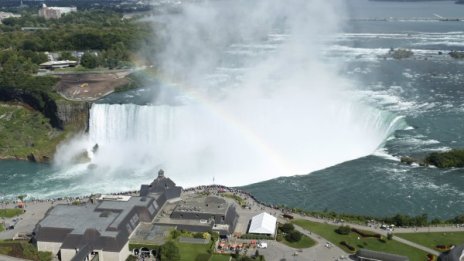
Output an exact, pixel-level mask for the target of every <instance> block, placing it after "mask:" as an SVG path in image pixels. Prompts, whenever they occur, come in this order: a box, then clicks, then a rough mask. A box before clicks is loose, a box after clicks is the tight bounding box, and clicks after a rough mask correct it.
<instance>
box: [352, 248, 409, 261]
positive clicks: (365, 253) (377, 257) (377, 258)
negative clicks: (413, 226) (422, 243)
mask: <svg viewBox="0 0 464 261" xmlns="http://www.w3.org/2000/svg"><path fill="white" fill-rule="evenodd" d="M356 258H357V259H356V260H359V261H409V258H408V257H406V256H400V255H394V254H389V253H384V252H377V251H372V250H368V249H360V250H358V252H356Z"/></svg>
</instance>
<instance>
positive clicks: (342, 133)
mask: <svg viewBox="0 0 464 261" xmlns="http://www.w3.org/2000/svg"><path fill="white" fill-rule="evenodd" d="M339 4H340V3H339ZM340 7H341V5H338V4H337V5H336V4H331V3H329V2H327V1H322V0H311V1H303V0H291V3H288V2H287V1H280V0H270V1H262V0H256V1H237V2H236V1H224V2H223V1H221V2H204V3H196V4H186V5H185V6H184V7H183V9H182V12H181V13H179V14H176V15H169V16H158V17H156V18H155V19H154V20H155V21H154V23H156V24H157V25H160V24H162V26H159V27H158V28H163V29H162V30H161V31H160V32H159V37H161V38H162V39H164V43H165V44H166V45H165V48H164V49H163V50H161V51H160V53H159V54H157V57H156V58H157V63H158V64H159V67H160V70H161V71H162V72H163V77H161V78H162V87H160V88H161V90H160V92H159V96H158V97H154V104H177V105H176V106H174V105H157V106H155V105H145V106H140V105H133V104H114V105H109V104H94V105H93V106H92V109H91V113H90V126H89V133H88V136H85V137H81V138H79V139H75V140H74V141H73V142H71V143H70V144H68V145H66V146H63V147H62V149H60V151H59V153H58V155H59V156H58V157H57V158H56V162H58V163H59V164H58V165H61V166H67V165H69V161H67V160H66V157H65V156H67V155H69V154H72V153H71V152H79V151H82V149H84V148H86V149H87V150H88V151H89V152H90V151H91V148H92V147H93V146H94V145H95V144H98V151H97V152H96V153H95V154H93V153H91V152H90V153H89V154H90V156H91V163H90V164H92V165H91V166H92V168H93V169H94V170H95V172H97V173H99V174H98V175H105V176H106V177H108V178H110V179H114V180H115V181H114V182H112V183H111V186H114V187H113V188H111V189H112V190H114V191H117V190H118V188H117V187H118V186H119V185H118V184H121V186H122V185H124V186H127V184H133V183H134V182H135V180H137V179H142V177H145V179H146V180H150V179H151V178H153V173H155V171H156V170H157V169H159V168H163V169H165V170H166V173H167V175H168V176H170V177H172V178H173V179H174V180H175V181H176V182H177V183H179V184H181V185H183V186H193V185H199V184H209V183H211V182H213V179H214V180H215V182H216V183H219V184H225V185H229V186H235V185H245V184H250V183H254V182H259V181H263V180H268V179H272V178H276V177H279V176H290V175H299V174H308V173H310V172H312V171H315V170H319V169H323V168H326V167H329V166H333V165H336V164H339V163H341V162H345V161H348V160H352V159H356V158H359V157H363V156H366V155H370V154H372V153H374V152H375V151H376V150H377V149H378V148H379V147H381V146H382V145H383V143H384V141H385V140H386V139H387V138H388V137H389V136H390V135H391V134H392V133H393V132H394V131H395V130H396V129H401V128H405V127H406V125H405V122H404V120H403V119H402V118H401V117H398V116H396V115H393V114H390V113H387V112H383V111H380V110H378V109H375V108H373V107H371V106H368V105H365V104H363V103H362V102H360V100H359V99H357V98H352V97H353V96H355V95H353V92H356V90H355V88H354V87H353V84H352V82H350V81H349V80H348V79H346V78H344V77H341V76H340V75H339V74H338V73H337V71H338V67H337V65H336V64H332V63H331V64H327V62H326V61H325V60H324V59H323V57H322V56H323V49H324V48H322V47H323V46H324V45H325V44H327V43H326V42H325V40H324V39H331V38H330V37H327V36H330V35H331V33H334V32H335V31H336V28H337V20H334V19H333V17H334V16H333V15H334V14H335V13H337V14H339V15H340V10H341V9H340ZM251 9H252V10H254V12H249V10H251ZM315 22H316V23H315ZM321 24H322V25H324V26H320V25H321ZM173 101H174V102H173ZM67 158H69V156H68V157H67ZM86 164H89V163H86ZM121 173H126V174H121ZM105 185H107V183H105ZM91 186H98V182H97V181H93V183H92V184H91ZM101 187H103V184H102V186H101Z"/></svg>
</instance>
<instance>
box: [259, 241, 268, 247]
mask: <svg viewBox="0 0 464 261" xmlns="http://www.w3.org/2000/svg"><path fill="white" fill-rule="evenodd" d="M258 248H267V243H266V242H260V243H259V244H258Z"/></svg>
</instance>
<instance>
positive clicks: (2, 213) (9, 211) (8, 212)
mask: <svg viewBox="0 0 464 261" xmlns="http://www.w3.org/2000/svg"><path fill="white" fill-rule="evenodd" d="M23 213H24V210H22V209H21V208H6V209H0V218H2V217H4V218H12V217H16V216H19V215H21V214H23Z"/></svg>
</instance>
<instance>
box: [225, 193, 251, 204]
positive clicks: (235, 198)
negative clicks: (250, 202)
mask: <svg viewBox="0 0 464 261" xmlns="http://www.w3.org/2000/svg"><path fill="white" fill-rule="evenodd" d="M222 196H224V197H226V198H231V199H233V200H235V201H236V202H237V204H239V205H240V206H242V207H243V206H246V200H245V199H243V198H241V197H240V196H237V195H234V194H231V193H223V194H222Z"/></svg>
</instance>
